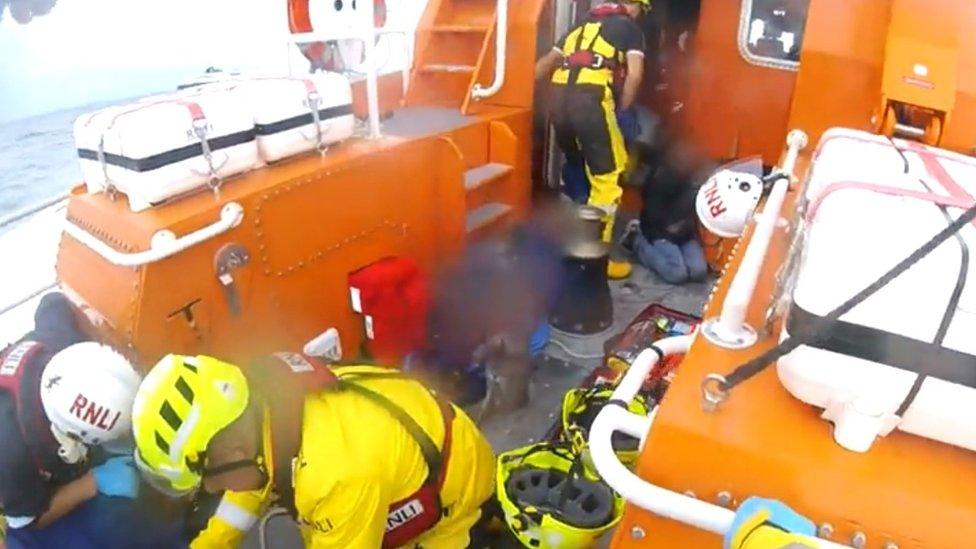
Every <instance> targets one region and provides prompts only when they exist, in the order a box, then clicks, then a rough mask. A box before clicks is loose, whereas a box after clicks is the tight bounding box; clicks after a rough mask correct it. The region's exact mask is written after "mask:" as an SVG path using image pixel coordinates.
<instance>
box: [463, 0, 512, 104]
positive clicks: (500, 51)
mask: <svg viewBox="0 0 976 549" xmlns="http://www.w3.org/2000/svg"><path fill="white" fill-rule="evenodd" d="M507 44H508V0H498V7H497V8H496V17H495V79H494V81H492V83H491V85H490V86H488V87H487V88H483V87H481V84H475V85H474V87H473V88H471V97H473V98H475V99H484V98H486V97H491V96H493V95H495V94H496V93H498V90H500V89H502V86H503V85H504V84H505V57H506V54H507V52H506V50H507Z"/></svg>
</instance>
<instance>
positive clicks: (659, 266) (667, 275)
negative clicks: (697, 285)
mask: <svg viewBox="0 0 976 549" xmlns="http://www.w3.org/2000/svg"><path fill="white" fill-rule="evenodd" d="M637 257H638V259H640V262H641V264H642V265H644V266H645V267H647V268H648V269H650V270H652V271H654V272H655V273H656V274H657V275H658V276H659V277H661V279H662V280H664V281H665V282H667V283H668V284H683V283H684V282H687V281H688V268H687V267H686V266H685V261H684V257H683V256H682V253H681V248H679V247H678V246H677V245H675V244H673V243H671V242H669V241H667V240H664V239H663V238H661V239H657V240H655V241H654V242H648V241H647V239H646V238H644V235H643V234H638V235H637Z"/></svg>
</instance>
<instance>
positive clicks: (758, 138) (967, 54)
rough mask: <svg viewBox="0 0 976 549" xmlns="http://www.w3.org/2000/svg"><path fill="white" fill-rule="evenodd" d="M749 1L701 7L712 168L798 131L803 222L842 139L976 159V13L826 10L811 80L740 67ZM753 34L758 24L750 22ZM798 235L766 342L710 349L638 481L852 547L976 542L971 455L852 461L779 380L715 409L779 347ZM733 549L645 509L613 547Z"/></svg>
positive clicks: (698, 83)
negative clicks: (815, 174) (761, 500)
mask: <svg viewBox="0 0 976 549" xmlns="http://www.w3.org/2000/svg"><path fill="white" fill-rule="evenodd" d="M739 4H740V3H738V2H726V1H721V0H713V1H709V0H703V2H702V7H701V19H700V25H699V28H698V36H697V41H696V43H695V47H696V48H697V53H698V62H699V66H698V67H697V69H698V72H697V74H695V75H693V76H692V77H691V85H690V87H691V99H690V100H689V105H687V107H686V109H687V114H686V116H685V117H684V121H685V122H686V123H687V124H686V126H685V128H686V130H687V134H688V135H691V136H694V137H696V138H697V142H698V143H699V144H700V145H702V146H703V147H704V148H705V149H706V150H708V152H709V153H710V154H711V155H712V156H715V157H732V156H741V155H743V154H762V155H763V156H764V158H765V160H766V162H767V163H768V164H773V163H774V162H775V160H776V158H777V156H779V155H780V151H781V150H782V143H783V142H784V138H785V136H786V133H787V129H798V130H802V131H803V132H805V133H806V134H807V135H808V136H809V142H810V145H809V146H807V147H806V148H805V149H804V150H803V151H802V152H801V153H800V154H799V158H798V160H797V162H796V167H795V169H794V170H792V173H793V174H795V177H794V179H793V184H792V185H791V186H790V189H789V192H788V193H787V194H786V197H785V203H784V207H783V209H782V212H783V214H782V215H783V216H784V217H786V218H787V219H790V220H794V219H793V218H795V216H796V215H797V214H795V213H793V212H795V211H796V209H795V205H796V203H797V201H798V198H799V196H800V194H801V193H802V190H803V182H805V181H807V180H808V179H809V177H810V173H811V171H812V170H813V169H814V167H815V166H816V162H815V160H813V159H812V156H813V153H814V150H815V149H816V147H815V145H816V144H817V142H818V141H819V140H820V136H821V135H822V134H823V133H824V132H825V130H827V129H828V128H831V127H835V126H844V127H849V128H854V129H859V130H865V131H876V132H879V133H882V134H886V135H889V136H890V135H893V134H897V135H902V136H905V137H908V138H911V139H915V140H918V141H921V142H924V143H929V144H932V145H937V146H939V147H942V148H945V149H950V150H954V151H957V152H961V153H963V154H971V153H972V152H973V150H974V146H976V124H974V123H973V121H972V119H973V117H974V116H976V104H974V99H976V95H974V94H976V80H974V71H973V70H972V68H973V64H974V62H976V47H974V44H973V42H972V40H971V37H970V34H971V32H972V31H971V29H972V28H974V27H973V25H974V24H976V5H973V4H972V3H970V2H965V1H954V0H945V1H938V2H924V1H920V0H890V1H889V0H879V1H871V2H846V1H835V0H811V1H810V2H809V11H808V14H807V19H806V27H805V31H804V37H803V44H802V51H801V55H800V62H799V64H798V67H794V69H796V70H797V72H789V71H786V70H780V69H778V68H768V67H759V66H756V65H754V64H751V63H749V62H747V61H746V60H745V59H744V58H742V57H741V56H740V55H739V51H738V48H737V35H736V29H737V28H738V27H739V24H740V19H739V17H738V15H739V10H740V9H744V7H743V6H740V5H739ZM743 4H749V2H746V3H743ZM782 4H784V9H795V8H796V7H797V6H793V7H792V8H789V7H786V6H787V5H791V3H789V2H783V3H782ZM796 4H806V3H796ZM800 7H801V8H803V9H806V6H800ZM747 22H748V19H747V18H746V17H745V16H744V15H743V19H742V24H743V25H745V24H747ZM703 84H704V85H703ZM727 88H734V89H732V90H731V91H730V92H729V93H730V94H731V97H729V99H728V101H726V100H724V98H716V97H714V93H715V90H716V89H727ZM707 96H710V98H709V97H707ZM730 103H731V104H730ZM906 162H907V161H906ZM774 193H775V191H774ZM767 206H768V203H767ZM774 215H776V214H775V212H774ZM869 215H870V214H869V213H868V212H866V218H865V219H866V221H865V222H868V221H867V219H868V217H869ZM906 222H910V220H906ZM791 228H795V224H792V223H782V224H780V225H778V226H775V228H774V230H773V232H772V239H771V242H770V246H769V248H768V251H767V253H766V255H765V257H764V262H763V263H762V270H761V271H760V275H759V278H758V281H757V284H756V289H755V292H754V293H753V294H752V295H753V298H752V300H751V303H750V306H749V308H748V310H747V314H746V321H747V323H748V324H749V325H751V326H752V327H755V328H757V329H760V330H759V331H760V334H759V338H758V341H757V342H756V343H755V344H754V345H752V346H749V347H747V348H744V349H740V350H733V349H729V348H724V347H721V346H718V345H716V344H715V343H713V342H711V341H709V340H708V339H706V338H705V337H703V336H701V335H699V336H698V337H697V338H696V340H695V342H694V344H693V345H692V346H691V348H690V349H689V350H688V353H687V355H686V356H685V359H684V360H683V362H682V364H681V367H680V370H679V374H678V376H677V378H676V379H675V382H674V384H673V385H672V386H671V388H670V389H669V392H668V393H667V395H666V397H665V399H664V401H663V404H662V405H661V407H660V409H659V411H658V413H657V415H656V417H655V419H654V422H653V426H652V427H651V428H650V431H649V432H648V434H647V437H646V442H645V445H644V448H643V453H642V456H641V458H640V461H639V463H638V466H637V469H636V472H637V473H638V475H639V476H640V477H641V478H642V479H645V480H647V481H649V482H651V483H652V484H653V485H656V486H659V487H662V488H666V489H667V490H669V491H671V492H674V493H675V494H687V495H688V496H690V497H691V498H695V499H697V500H698V501H701V502H708V503H711V504H714V505H717V506H721V507H725V508H728V509H734V507H735V506H736V505H737V504H738V503H740V502H741V501H742V500H744V499H745V498H747V497H749V496H754V495H760V496H764V497H771V498H776V499H779V500H782V501H783V502H786V503H787V504H789V505H791V506H792V507H794V508H795V509H797V510H798V511H800V512H801V513H803V514H804V515H806V516H808V517H810V518H811V519H812V520H813V521H814V522H815V523H816V524H818V525H819V526H820V533H821V535H822V536H823V537H826V538H829V539H831V540H833V541H834V542H837V543H841V544H844V545H850V546H853V547H885V548H895V547H901V548H905V547H928V548H932V547H945V548H949V547H962V546H966V545H968V544H969V543H970V542H969V540H971V539H973V538H974V537H976V499H973V498H972V497H971V495H972V494H973V492H974V490H976V477H974V476H973V475H971V474H969V473H968V471H969V470H970V469H971V468H972V467H973V464H974V459H976V458H974V455H973V454H972V452H970V451H967V450H963V449H960V448H956V447H952V446H949V445H946V444H942V443H939V442H935V441H932V440H927V439H924V438H921V437H917V436H913V435H908V434H904V433H901V432H897V431H896V432H893V433H891V434H890V435H888V436H887V437H885V438H883V439H879V440H878V441H877V442H875V444H874V445H873V446H872V447H871V449H870V451H868V452H866V453H854V452H851V451H848V450H845V449H844V448H842V447H841V446H839V445H838V444H837V443H836V442H835V441H834V439H833V437H832V436H831V429H832V427H831V425H830V423H828V422H827V421H825V420H823V419H821V417H820V414H821V410H819V409H816V408H814V407H811V406H809V405H807V404H804V403H803V402H801V401H799V400H796V399H795V398H794V397H793V396H791V395H790V394H789V393H788V392H787V390H786V389H784V387H783V386H782V385H781V383H780V382H779V380H777V377H776V373H775V372H774V371H772V370H774V368H770V370H769V371H766V372H764V373H762V374H760V375H758V376H756V377H755V378H753V379H751V380H749V381H747V382H745V383H744V384H743V385H741V386H739V387H737V388H735V390H734V391H733V392H732V394H731V395H730V396H729V397H728V400H727V401H726V402H723V403H722V404H721V405H720V406H719V407H718V408H717V410H715V411H707V410H706V408H705V407H704V406H703V389H702V387H703V382H704V381H705V379H706V376H708V375H710V374H719V375H727V374H729V373H730V372H732V371H733V370H734V369H735V368H736V367H737V366H739V365H741V364H743V363H744V362H746V361H747V360H749V359H751V358H753V357H756V356H758V355H760V354H761V353H763V352H764V351H767V350H769V349H771V348H772V347H774V346H775V345H776V344H777V343H779V332H780V323H779V322H778V321H777V322H776V323H775V324H773V325H772V326H771V330H769V331H768V332H765V333H764V332H763V331H762V330H761V328H763V327H764V325H765V322H766V318H767V312H768V309H769V307H770V305H771V302H772V301H773V300H774V299H778V298H779V297H780V296H779V295H775V294H776V292H777V290H778V286H777V279H776V278H777V273H778V271H779V270H780V267H781V266H782V265H783V263H784V261H785V258H786V256H787V252H788V251H789V247H790V240H791V238H792V235H791V234H790V231H791ZM756 232H757V229H756V225H755V224H753V225H751V226H750V227H749V228H747V229H746V233H745V235H744V236H743V237H742V238H741V239H740V241H739V243H738V245H737V246H736V249H735V251H734V253H733V255H732V258H731V260H730V262H729V263H728V265H727V267H726V270H725V273H724V275H723V277H722V279H721V280H720V281H719V283H718V284H717V286H716V289H715V291H714V292H713V295H712V297H711V299H710V302H709V305H708V306H707V308H706V312H705V315H704V316H705V317H706V318H715V317H718V316H719V315H720V314H721V313H722V310H723V306H727V299H728V298H729V291H730V286H732V285H733V280H734V279H735V278H736V276H737V275H738V274H739V273H740V267H742V262H743V259H744V256H745V255H746V253H747V252H746V250H747V249H748V248H749V247H750V245H752V244H753V240H754V237H755V235H756ZM838 268H842V266H840V265H838ZM920 291H924V289H920ZM906 314H910V311H906ZM706 386H707V385H706ZM692 505H693V503H692ZM719 543H720V539H719V537H718V536H717V535H715V534H714V533H709V532H706V531H704V530H702V529H700V528H696V527H692V526H689V525H687V524H684V523H681V522H678V521H675V520H669V519H666V518H662V517H661V516H659V515H656V514H652V513H649V512H647V511H646V510H644V509H641V508H640V507H638V506H636V505H631V506H629V507H628V509H627V512H626V514H625V516H624V519H623V521H622V522H621V525H620V527H619V528H618V530H617V533H616V535H615V537H614V543H613V546H614V547H717V546H718V544H719Z"/></svg>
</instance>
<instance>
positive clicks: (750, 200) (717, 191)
mask: <svg viewBox="0 0 976 549" xmlns="http://www.w3.org/2000/svg"><path fill="white" fill-rule="evenodd" d="M762 193H763V182H762V180H761V179H759V178H758V177H756V176H755V175H752V174H748V173H742V172H735V171H731V170H721V171H719V172H716V173H715V174H713V175H712V176H711V177H709V178H708V181H707V182H706V183H705V184H704V185H703V186H702V188H701V189H699V190H698V197H697V198H696V199H695V211H696V213H697V214H698V219H700V220H701V222H702V225H704V226H705V228H706V229H708V230H709V231H710V232H711V233H713V234H715V235H718V236H721V237H722V238H735V237H737V236H739V235H741V234H742V231H743V230H744V229H745V227H746V223H747V222H748V221H749V218H750V217H751V216H752V212H753V211H754V210H755V209H756V204H758V203H759V198H760V197H761V196H762Z"/></svg>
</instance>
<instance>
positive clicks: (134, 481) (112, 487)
mask: <svg viewBox="0 0 976 549" xmlns="http://www.w3.org/2000/svg"><path fill="white" fill-rule="evenodd" d="M92 475H94V477H95V486H97V487H98V492H99V493H100V494H103V495H106V496H111V497H120V498H129V499H135V498H136V496H138V495H139V471H137V470H136V467H135V464H134V463H133V462H132V457H131V456H126V457H115V458H112V459H110V460H108V461H106V462H105V463H103V464H101V465H99V466H98V467H95V468H94V469H92Z"/></svg>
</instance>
